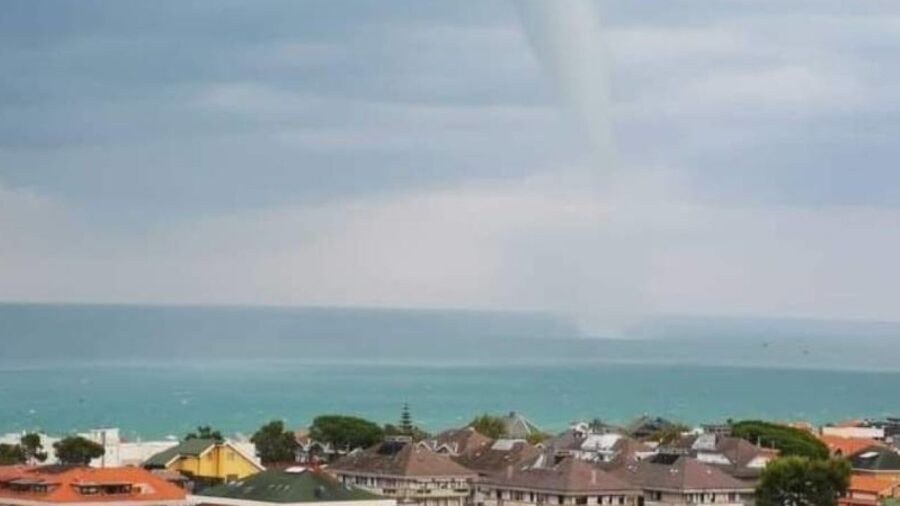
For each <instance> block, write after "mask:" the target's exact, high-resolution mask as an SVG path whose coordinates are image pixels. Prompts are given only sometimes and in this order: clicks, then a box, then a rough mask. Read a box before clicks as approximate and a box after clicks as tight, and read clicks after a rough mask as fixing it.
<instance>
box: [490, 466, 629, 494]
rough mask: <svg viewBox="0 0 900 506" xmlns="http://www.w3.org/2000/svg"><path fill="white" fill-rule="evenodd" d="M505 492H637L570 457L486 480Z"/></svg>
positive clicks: (625, 483)
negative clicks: (515, 490)
mask: <svg viewBox="0 0 900 506" xmlns="http://www.w3.org/2000/svg"><path fill="white" fill-rule="evenodd" d="M484 483H485V484H488V485H493V486H496V487H503V488H514V489H524V490H544V491H550V492H561V493H566V494H592V493H613V492H618V493H627V492H638V490H639V489H638V488H637V487H635V486H634V485H632V484H630V483H628V482H626V481H624V480H622V479H620V478H617V477H615V476H613V475H612V474H610V473H607V472H605V471H603V470H602V469H599V468H598V467H596V466H594V465H592V464H591V463H589V462H585V461H583V460H578V459H576V458H574V457H567V458H565V459H563V460H562V461H560V462H559V463H558V464H555V465H553V464H549V465H540V464H539V463H535V464H534V465H520V466H517V467H513V466H510V467H509V468H508V470H507V472H505V473H497V474H494V475H492V476H491V477H489V478H486V479H485V480H484Z"/></svg>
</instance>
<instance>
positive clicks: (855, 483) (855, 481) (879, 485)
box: [850, 474, 898, 494]
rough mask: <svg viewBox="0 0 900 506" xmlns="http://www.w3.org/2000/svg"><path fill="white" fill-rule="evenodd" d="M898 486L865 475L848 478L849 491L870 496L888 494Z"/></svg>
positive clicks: (887, 480)
mask: <svg viewBox="0 0 900 506" xmlns="http://www.w3.org/2000/svg"><path fill="white" fill-rule="evenodd" d="M896 486H898V485H897V484H894V483H893V482H891V480H889V479H886V478H881V477H878V476H871V475H865V474H854V475H851V476H850V490H852V491H856V492H868V493H871V494H884V493H885V492H890V491H891V488H893V487H896Z"/></svg>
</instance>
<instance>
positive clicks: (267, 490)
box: [190, 467, 397, 506]
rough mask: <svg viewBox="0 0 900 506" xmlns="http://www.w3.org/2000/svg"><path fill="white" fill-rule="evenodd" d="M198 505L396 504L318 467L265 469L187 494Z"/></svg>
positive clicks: (335, 505)
mask: <svg viewBox="0 0 900 506" xmlns="http://www.w3.org/2000/svg"><path fill="white" fill-rule="evenodd" d="M190 499H191V501H192V502H193V503H194V504H196V505H198V506H266V505H279V506H290V505H303V506H315V505H328V506H395V505H396V504H397V502H396V501H395V500H394V499H388V498H385V497H380V496H377V495H375V494H371V493H369V492H366V491H364V490H361V489H357V488H354V487H345V486H344V485H343V484H341V482H340V481H338V480H337V479H335V478H334V477H333V476H331V475H329V474H328V473H326V472H324V471H322V470H320V469H319V468H318V467H311V468H306V467H290V468H287V469H284V470H268V471H262V472H260V473H257V474H254V475H252V476H250V477H248V478H245V479H243V480H238V481H233V482H231V483H225V484H221V485H217V486H215V487H210V488H207V489H205V490H203V491H202V492H199V493H197V494H195V495H192V496H190Z"/></svg>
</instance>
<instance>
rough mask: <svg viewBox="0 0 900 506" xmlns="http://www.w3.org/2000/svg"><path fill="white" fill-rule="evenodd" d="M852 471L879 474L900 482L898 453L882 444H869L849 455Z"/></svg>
mask: <svg viewBox="0 0 900 506" xmlns="http://www.w3.org/2000/svg"><path fill="white" fill-rule="evenodd" d="M847 460H849V461H850V466H851V467H852V468H853V472H854V473H856V474H861V475H871V476H880V477H883V478H886V479H890V480H893V481H895V482H898V483H900V453H897V452H896V451H894V450H893V449H892V448H886V447H884V446H869V447H867V448H863V449H862V450H860V451H858V452H856V453H854V454H853V455H850V456H849V457H848V458H847Z"/></svg>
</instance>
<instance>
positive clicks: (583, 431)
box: [544, 423, 654, 464]
mask: <svg viewBox="0 0 900 506" xmlns="http://www.w3.org/2000/svg"><path fill="white" fill-rule="evenodd" d="M544 447H545V448H548V449H553V450H554V452H555V453H556V455H557V456H558V457H565V456H572V457H575V458H577V459H580V460H587V461H591V462H598V463H606V464H609V463H613V462H615V461H619V460H626V459H628V458H636V459H640V458H645V457H648V456H650V455H653V454H654V449H653V448H651V447H649V446H647V445H646V444H644V443H641V442H640V441H637V440H636V439H634V438H632V437H630V436H626V435H624V434H619V433H615V432H607V431H596V430H595V429H593V428H591V427H590V426H589V425H588V424H586V423H577V424H573V425H572V426H571V427H569V429H568V430H566V431H565V432H562V433H561V434H559V435H557V436H555V437H553V438H550V439H548V440H547V441H545V442H544Z"/></svg>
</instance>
